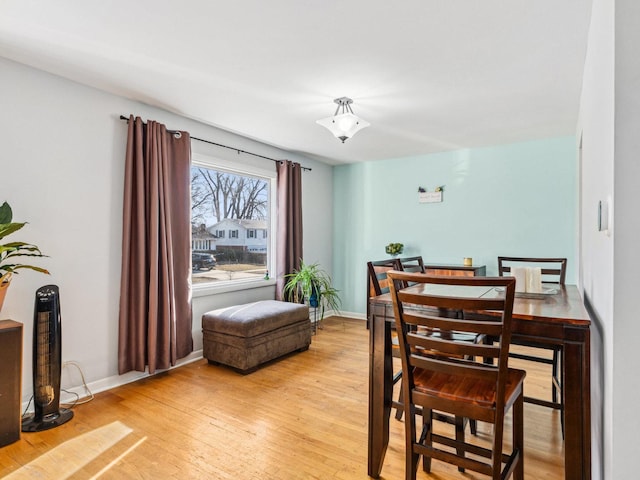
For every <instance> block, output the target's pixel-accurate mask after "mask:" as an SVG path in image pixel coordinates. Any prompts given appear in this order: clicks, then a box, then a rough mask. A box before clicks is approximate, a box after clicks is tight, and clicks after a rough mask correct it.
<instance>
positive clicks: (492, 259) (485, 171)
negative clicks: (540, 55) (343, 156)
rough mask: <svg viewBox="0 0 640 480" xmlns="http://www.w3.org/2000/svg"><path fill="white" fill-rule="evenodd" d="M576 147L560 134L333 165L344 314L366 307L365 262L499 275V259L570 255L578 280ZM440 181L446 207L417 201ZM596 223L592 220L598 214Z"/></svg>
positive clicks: (571, 279)
mask: <svg viewBox="0 0 640 480" xmlns="http://www.w3.org/2000/svg"><path fill="white" fill-rule="evenodd" d="M577 165H578V162H577V153H576V143H575V138H574V137H573V136H571V137H562V138H552V139H545V140H539V141H531V142H524V143H517V144H510V145H501V146H496V147H487V148H476V149H466V150H457V151H452V152H444V153H437V154H430V155H421V156H415V157H407V158H400V159H390V160H381V161H371V162H364V163H356V164H350V165H341V166H337V167H335V168H334V212H333V213H334V232H333V235H334V237H333V245H334V264H333V277H334V278H333V280H334V284H335V286H336V288H338V289H339V290H340V292H341V298H342V310H343V312H348V313H358V314H364V313H365V311H366V303H365V300H366V289H367V286H366V262H367V261H369V260H381V259H385V258H388V255H386V254H385V252H384V247H385V245H387V244H388V243H390V242H400V243H403V244H404V245H405V250H404V253H403V256H413V255H422V256H423V258H424V259H425V261H427V262H436V263H453V264H462V259H463V257H472V258H473V263H474V264H478V265H486V266H487V275H497V260H496V259H497V257H498V255H507V256H538V257H542V256H549V257H567V258H568V272H567V283H575V282H576V245H577V208H578V190H577V175H578V172H577ZM440 185H444V194H443V202H442V203H419V202H418V187H419V186H421V187H424V188H426V189H427V191H430V192H433V191H434V189H435V187H437V186H440ZM594 222H595V218H594Z"/></svg>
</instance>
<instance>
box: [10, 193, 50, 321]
mask: <svg viewBox="0 0 640 480" xmlns="http://www.w3.org/2000/svg"><path fill="white" fill-rule="evenodd" d="M25 225H26V222H22V223H17V222H13V212H12V210H11V207H10V206H9V204H8V203H7V202H4V203H3V204H2V205H0V241H2V239H4V237H6V236H7V235H10V234H12V233H14V232H17V231H18V230H20V229H21V228H22V227H24V226H25ZM45 256H46V255H43V254H42V252H40V249H39V248H38V247H37V246H35V245H32V244H30V243H25V242H8V243H0V309H1V308H2V304H3V303H4V298H5V296H6V294H7V289H8V288H9V283H10V282H11V276H12V275H13V274H14V273H16V274H17V273H18V270H20V269H23V268H27V269H29V270H35V271H36V272H41V273H45V274H47V275H48V274H49V271H48V270H46V269H44V268H41V267H36V266H34V265H27V264H24V263H19V262H18V261H17V259H16V257H45Z"/></svg>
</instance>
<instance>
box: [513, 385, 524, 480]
mask: <svg viewBox="0 0 640 480" xmlns="http://www.w3.org/2000/svg"><path fill="white" fill-rule="evenodd" d="M512 414H513V418H512V419H511V420H512V423H513V449H514V450H515V449H518V452H519V454H520V461H519V462H518V465H516V468H515V470H514V471H513V480H524V396H523V395H522V394H521V395H520V396H519V397H518V399H517V400H516V401H515V403H514V405H513V410H512Z"/></svg>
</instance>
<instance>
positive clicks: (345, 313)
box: [324, 310, 367, 320]
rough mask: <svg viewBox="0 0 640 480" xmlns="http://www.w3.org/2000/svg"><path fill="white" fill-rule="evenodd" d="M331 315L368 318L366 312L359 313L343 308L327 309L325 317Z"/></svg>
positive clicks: (359, 318) (358, 318)
mask: <svg viewBox="0 0 640 480" xmlns="http://www.w3.org/2000/svg"><path fill="white" fill-rule="evenodd" d="M331 316H336V317H347V318H354V319H356V320H366V319H367V315H366V314H364V313H358V312H345V311H343V310H340V311H339V312H336V311H335V310H327V311H325V312H324V318H327V317H331Z"/></svg>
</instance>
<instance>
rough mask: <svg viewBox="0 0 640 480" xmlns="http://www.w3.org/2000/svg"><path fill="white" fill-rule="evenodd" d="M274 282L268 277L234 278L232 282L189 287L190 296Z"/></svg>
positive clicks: (201, 295)
mask: <svg viewBox="0 0 640 480" xmlns="http://www.w3.org/2000/svg"><path fill="white" fill-rule="evenodd" d="M275 284H276V280H275V278H270V279H269V280H264V279H250V280H246V281H243V280H236V281H234V282H220V283H207V284H201V285H195V286H193V287H191V296H192V297H193V298H198V297H206V296H209V295H216V294H218V293H228V292H237V291H241V290H251V289H254V288H264V287H270V286H274V285H275Z"/></svg>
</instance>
